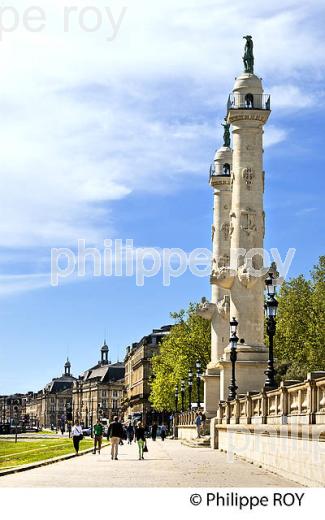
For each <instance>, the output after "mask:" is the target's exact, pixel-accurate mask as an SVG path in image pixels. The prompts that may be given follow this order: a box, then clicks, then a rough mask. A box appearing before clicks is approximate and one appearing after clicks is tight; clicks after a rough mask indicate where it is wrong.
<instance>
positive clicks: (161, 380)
mask: <svg viewBox="0 0 325 520" xmlns="http://www.w3.org/2000/svg"><path fill="white" fill-rule="evenodd" d="M196 309H197V304H193V303H190V304H189V307H188V309H187V310H186V311H185V310H181V311H179V312H175V313H171V317H172V318H173V319H174V320H175V325H174V327H173V328H172V329H171V332H170V334H169V335H168V336H167V337H166V338H165V339H164V341H163V342H162V343H161V346H160V351H159V354H157V355H156V356H154V358H153V361H152V367H153V374H154V378H153V382H152V387H151V395H150V401H151V403H152V405H153V407H154V409H155V410H157V411H163V410H174V408H175V385H176V384H178V386H179V388H180V382H181V380H182V379H185V381H186V382H187V379H188V371H189V369H190V368H191V369H192V370H193V375H194V378H193V399H192V400H195V396H196V392H197V389H196V377H195V363H196V361H197V360H199V361H200V362H201V366H202V369H203V370H204V369H205V367H206V366H207V364H208V362H209V360H210V338H211V331H210V322H209V321H207V320H204V319H203V318H201V317H200V316H198V315H197V314H196ZM186 387H187V384H186ZM201 390H202V396H203V384H202V385H201ZM180 401H181V394H179V402H180ZM186 403H187V405H188V397H187V395H186Z"/></svg>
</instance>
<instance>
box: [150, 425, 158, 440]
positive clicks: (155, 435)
mask: <svg viewBox="0 0 325 520" xmlns="http://www.w3.org/2000/svg"><path fill="white" fill-rule="evenodd" d="M157 429H158V426H157V423H155V422H154V423H153V425H152V427H151V438H152V440H153V441H155V440H156V437H157Z"/></svg>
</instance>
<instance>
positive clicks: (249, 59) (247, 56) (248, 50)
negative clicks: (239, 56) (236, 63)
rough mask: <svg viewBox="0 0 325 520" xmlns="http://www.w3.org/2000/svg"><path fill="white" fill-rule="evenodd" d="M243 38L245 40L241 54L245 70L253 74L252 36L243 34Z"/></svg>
mask: <svg viewBox="0 0 325 520" xmlns="http://www.w3.org/2000/svg"><path fill="white" fill-rule="evenodd" d="M243 38H244V39H245V40H246V44H245V50H244V56H243V62H244V67H245V72H248V73H249V74H254V54H253V49H254V44H253V40H252V37H251V36H249V35H247V36H243Z"/></svg>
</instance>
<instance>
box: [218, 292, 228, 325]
mask: <svg viewBox="0 0 325 520" xmlns="http://www.w3.org/2000/svg"><path fill="white" fill-rule="evenodd" d="M217 310H218V313H219V314H220V315H221V317H222V318H223V319H225V320H226V319H228V316H229V311H230V296H228V294H226V295H225V296H224V297H223V298H222V300H219V301H218V303H217Z"/></svg>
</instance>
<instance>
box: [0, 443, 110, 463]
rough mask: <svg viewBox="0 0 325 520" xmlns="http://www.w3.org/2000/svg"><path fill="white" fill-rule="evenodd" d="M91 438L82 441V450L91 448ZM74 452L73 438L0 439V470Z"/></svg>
mask: <svg viewBox="0 0 325 520" xmlns="http://www.w3.org/2000/svg"><path fill="white" fill-rule="evenodd" d="M92 444H93V441H92V439H91V438H84V439H83V440H82V441H81V442H80V450H81V451H82V450H85V449H87V448H91V447H92ZM105 444H106V443H105ZM68 453H74V448H73V444H72V439H67V438H65V439H29V440H28V441H25V440H21V441H20V440H18V442H17V443H15V442H13V441H7V440H3V441H2V440H0V470H4V469H9V468H13V467H16V466H21V465H23V464H30V463H32V462H36V461H41V460H47V459H52V458H53V457H60V456H61V455H66V454H68Z"/></svg>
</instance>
